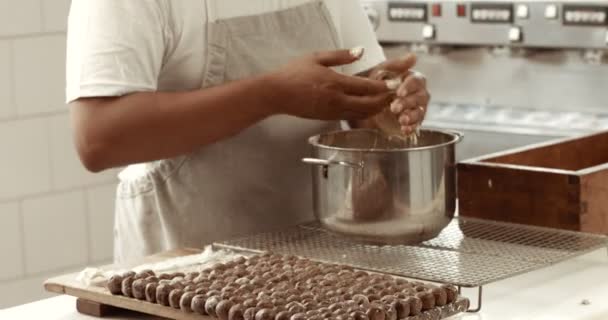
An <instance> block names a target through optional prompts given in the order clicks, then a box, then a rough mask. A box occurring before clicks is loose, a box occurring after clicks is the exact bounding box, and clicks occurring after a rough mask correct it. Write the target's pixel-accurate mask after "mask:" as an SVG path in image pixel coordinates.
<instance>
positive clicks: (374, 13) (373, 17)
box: [363, 5, 380, 30]
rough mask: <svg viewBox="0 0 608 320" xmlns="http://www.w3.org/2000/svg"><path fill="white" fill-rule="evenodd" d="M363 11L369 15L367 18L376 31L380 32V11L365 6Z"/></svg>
mask: <svg viewBox="0 0 608 320" xmlns="http://www.w3.org/2000/svg"><path fill="white" fill-rule="evenodd" d="M363 9H364V10H365V13H366V14H367V17H368V18H369V21H370V22H371V24H372V27H373V28H374V30H378V27H379V26H380V14H379V13H378V10H376V9H375V8H373V7H372V6H371V5H364V6H363Z"/></svg>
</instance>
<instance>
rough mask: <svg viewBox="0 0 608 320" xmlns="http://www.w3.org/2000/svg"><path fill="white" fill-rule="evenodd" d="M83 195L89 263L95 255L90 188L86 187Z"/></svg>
mask: <svg viewBox="0 0 608 320" xmlns="http://www.w3.org/2000/svg"><path fill="white" fill-rule="evenodd" d="M82 196H83V197H84V211H85V212H84V233H85V235H86V239H85V241H86V245H87V257H86V258H87V260H86V261H87V263H88V264H90V263H91V258H92V256H93V243H92V242H91V224H90V221H91V217H90V216H91V204H90V203H89V189H88V188H85V189H84V190H83V192H82Z"/></svg>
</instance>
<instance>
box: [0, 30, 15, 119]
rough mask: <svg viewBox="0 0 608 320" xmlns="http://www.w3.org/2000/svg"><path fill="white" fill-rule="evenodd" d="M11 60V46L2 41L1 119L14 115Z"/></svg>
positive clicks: (0, 47) (0, 46)
mask: <svg viewBox="0 0 608 320" xmlns="http://www.w3.org/2000/svg"><path fill="white" fill-rule="evenodd" d="M10 63H11V60H10V46H9V43H8V41H7V42H0V119H2V118H6V117H9V116H12V115H13V113H14V106H13V105H12V101H11V87H12V83H11V73H10V70H11V65H10Z"/></svg>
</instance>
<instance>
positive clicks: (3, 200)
mask: <svg viewBox="0 0 608 320" xmlns="http://www.w3.org/2000/svg"><path fill="white" fill-rule="evenodd" d="M116 185H118V178H113V179H112V180H110V179H108V181H102V182H97V183H91V184H86V185H82V186H76V187H70V188H63V189H57V190H50V191H44V192H38V193H32V194H28V195H23V196H18V197H11V198H0V203H6V202H15V201H23V200H29V199H37V198H42V197H46V196H53V195H59V194H64V193H70V192H76V191H82V190H83V189H87V188H91V189H92V188H97V187H107V186H116Z"/></svg>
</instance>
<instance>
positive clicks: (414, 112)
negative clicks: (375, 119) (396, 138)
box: [399, 107, 426, 126]
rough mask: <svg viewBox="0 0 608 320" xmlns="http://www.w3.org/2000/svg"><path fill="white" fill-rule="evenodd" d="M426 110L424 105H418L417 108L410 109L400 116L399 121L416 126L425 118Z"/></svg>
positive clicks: (405, 124)
mask: <svg viewBox="0 0 608 320" xmlns="http://www.w3.org/2000/svg"><path fill="white" fill-rule="evenodd" d="M425 114H426V110H425V109H424V107H418V108H415V109H408V110H407V111H404V112H403V113H401V115H400V116H399V123H400V124H401V126H415V125H418V124H420V123H421V122H422V120H424V115H425Z"/></svg>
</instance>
